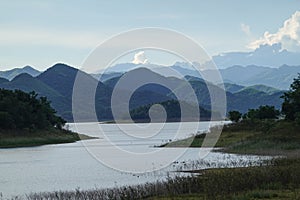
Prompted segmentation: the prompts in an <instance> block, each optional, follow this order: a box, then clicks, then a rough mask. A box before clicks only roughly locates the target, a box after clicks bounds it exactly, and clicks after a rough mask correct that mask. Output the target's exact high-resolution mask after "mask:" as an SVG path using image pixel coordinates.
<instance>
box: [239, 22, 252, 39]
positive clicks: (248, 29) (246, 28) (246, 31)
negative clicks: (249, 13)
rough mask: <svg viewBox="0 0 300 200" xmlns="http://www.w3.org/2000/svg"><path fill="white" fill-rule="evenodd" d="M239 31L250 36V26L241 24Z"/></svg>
mask: <svg viewBox="0 0 300 200" xmlns="http://www.w3.org/2000/svg"><path fill="white" fill-rule="evenodd" d="M241 30H242V31H243V32H244V33H245V34H246V35H247V36H250V35H251V31H250V26H249V25H247V24H244V23H242V24H241Z"/></svg>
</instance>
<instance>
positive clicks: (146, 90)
mask: <svg viewBox="0 0 300 200" xmlns="http://www.w3.org/2000/svg"><path fill="white" fill-rule="evenodd" d="M77 73H82V75H83V77H84V79H85V81H84V82H85V88H87V89H88V88H89V85H90V84H95V83H96V84H98V87H97V89H96V94H95V101H96V113H97V116H98V120H99V121H103V120H111V119H113V118H112V113H111V95H112V91H113V89H115V88H114V87H115V84H116V83H117V81H118V80H119V79H120V78H121V77H122V76H124V75H126V76H133V77H139V78H141V79H143V78H148V79H149V80H150V79H151V80H153V84H151V83H150V84H146V85H144V86H142V87H140V88H138V89H137V90H136V91H135V92H134V93H133V95H132V97H131V98H130V103H129V107H130V109H131V110H132V109H137V108H139V107H141V106H147V105H149V104H154V103H160V102H166V101H170V100H179V101H184V102H187V103H191V104H193V103H194V102H189V100H190V98H189V97H190V96H189V95H190V94H188V93H187V91H188V90H187V86H188V84H190V85H191V86H192V88H193V90H194V91H195V94H196V96H197V99H198V101H199V103H200V106H201V109H206V110H210V96H209V93H208V89H207V85H206V83H205V82H204V81H203V80H202V79H201V78H199V77H192V76H190V77H188V83H187V82H186V81H184V80H182V79H179V78H175V77H165V76H162V75H160V74H157V73H155V72H153V71H151V70H149V69H146V68H139V69H134V70H131V71H129V72H126V73H125V74H122V75H119V76H116V77H113V78H111V79H108V80H106V81H104V82H103V83H102V82H99V83H98V82H97V80H96V79H95V78H94V77H93V76H91V75H89V74H87V73H85V72H82V71H80V70H78V69H75V68H73V67H70V66H67V65H65V64H56V65H54V66H52V67H51V68H49V69H48V70H46V71H45V72H43V73H41V74H40V75H39V76H37V77H32V76H30V75H28V74H20V75H18V76H17V77H15V78H14V79H13V80H11V81H8V80H5V79H2V80H1V81H0V87H1V88H7V89H20V90H24V91H27V92H30V91H33V90H34V91H36V92H37V93H38V94H40V95H41V96H47V97H48V99H49V100H50V101H51V102H52V103H51V104H52V106H53V107H54V108H55V109H56V110H57V112H58V114H59V115H60V116H62V117H64V118H65V119H66V120H68V121H72V120H73V118H72V96H71V94H72V91H73V84H74V80H75V76H76V74H77ZM155 83H164V85H166V86H168V87H169V88H173V90H170V89H168V88H167V87H164V86H161V85H159V84H155ZM129 84H130V83H129ZM211 87H214V88H215V89H216V90H217V91H220V92H222V89H221V88H219V87H218V86H211ZM228 87H229V85H227V92H226V96H227V107H228V110H233V109H235V110H239V111H241V112H246V111H247V110H248V109H249V108H257V107H258V106H260V105H266V104H268V105H274V106H275V107H276V108H280V105H281V99H280V98H279V97H280V96H281V95H282V93H283V92H282V91H280V90H276V89H274V88H270V87H266V86H261V85H258V86H257V85H256V86H253V87H245V86H237V85H235V87H238V88H239V89H236V90H231V89H228ZM126 88H128V87H127V85H122V87H120V88H118V94H120V97H123V96H126V95H127V94H128V93H130V91H127V90H126ZM174 91H176V92H177V93H178V94H180V96H181V97H180V98H182V99H177V98H176V97H175V95H174ZM79 101H82V102H81V105H82V106H83V107H82V108H81V110H80V111H82V119H81V120H82V121H88V120H90V119H88V118H85V117H87V116H89V113H85V111H84V106H85V104H86V102H85V101H84V99H82V100H79ZM122 102H123V98H120V104H119V105H120V107H122ZM144 108H145V107H144ZM139 114H141V113H139Z"/></svg>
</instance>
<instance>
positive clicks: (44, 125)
mask: <svg viewBox="0 0 300 200" xmlns="http://www.w3.org/2000/svg"><path fill="white" fill-rule="evenodd" d="M65 122H66V121H65V120H64V119H62V118H61V117H59V116H56V111H55V110H54V109H53V108H52V107H51V106H50V102H49V101H48V100H47V98H46V97H38V94H36V93H35V92H34V91H33V92H30V93H26V92H23V91H21V90H15V91H11V90H6V89H0V129H22V130H26V129H27V130H36V129H49V128H51V127H56V128H58V129H61V128H62V126H63V125H64V124H65Z"/></svg>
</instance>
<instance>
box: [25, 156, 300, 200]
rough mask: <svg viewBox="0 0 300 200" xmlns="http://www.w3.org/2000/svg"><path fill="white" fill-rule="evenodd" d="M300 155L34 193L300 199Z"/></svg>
mask: <svg viewBox="0 0 300 200" xmlns="http://www.w3.org/2000/svg"><path fill="white" fill-rule="evenodd" d="M299 198H300V159H295V158H293V159H291V158H290V159H276V160H273V161H272V162H271V163H269V164H268V165H264V166H260V167H248V168H223V169H207V170H201V175H200V176H196V175H194V176H187V177H186V176H185V177H180V176H179V177H176V178H168V179H167V180H165V181H157V182H154V183H146V184H142V185H135V186H124V187H116V188H110V189H91V190H79V189H78V190H74V191H57V192H45V193H37V194H30V195H28V196H27V199H28V200H31V199H32V200H34V199H61V200H64V199H149V200H162V199H178V200H179V199H207V200H210V199H211V200H216V199H230V200H231V199H236V200H250V199H251V200H252V199H293V200H295V199H299Z"/></svg>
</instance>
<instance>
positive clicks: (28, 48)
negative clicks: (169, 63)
mask: <svg viewBox="0 0 300 200" xmlns="http://www.w3.org/2000/svg"><path fill="white" fill-rule="evenodd" d="M299 8H300V1H299V0H289V1H286V0H264V1H260V0H252V1H240V0H239V1H238V0H210V1H200V0H198V1H197V0H190V1H180V0H163V1H162V0H151V1H146V0H139V1H129V0H128V1H122V0H119V1H116V0H112V1H101V0H100V1H96V0H95V1H83V0H82V1H62V0H61V1H58V0H52V1H50V0H49V1H46V0H45V1H39V0H27V1H21V0H19V1H14V0H11V1H9V0H7V1H1V2H0V44H1V45H0V70H4V69H9V68H14V67H23V66H25V65H31V66H33V67H35V68H37V69H40V70H43V69H46V68H48V67H50V66H51V65H53V64H54V63H57V62H64V63H67V64H70V65H72V66H75V67H79V66H80V65H81V63H82V62H83V61H84V59H85V58H86V57H87V56H88V55H89V53H90V52H91V51H92V50H93V49H94V48H95V47H96V46H97V45H99V44H100V43H101V42H103V41H104V40H106V39H108V38H110V37H111V36H113V35H116V34H118V33H120V32H123V31H127V30H130V29H133V28H143V27H161V28H168V29H173V30H176V31H179V32H181V33H183V34H186V35H187V36H189V37H191V38H193V39H194V40H195V41H197V42H198V43H199V44H201V45H202V46H203V47H204V48H205V49H206V51H207V52H208V53H209V55H211V56H212V55H215V54H218V53H222V52H230V51H249V49H248V48H247V46H249V44H251V42H253V41H256V40H259V38H261V37H263V36H264V33H265V32H266V31H268V32H269V33H276V32H278V30H279V29H280V28H281V27H282V26H283V23H284V22H285V21H286V20H287V19H289V18H291V16H292V15H293V14H294V13H295V12H296V11H297V9H299ZM162 62H163V61H162Z"/></svg>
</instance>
